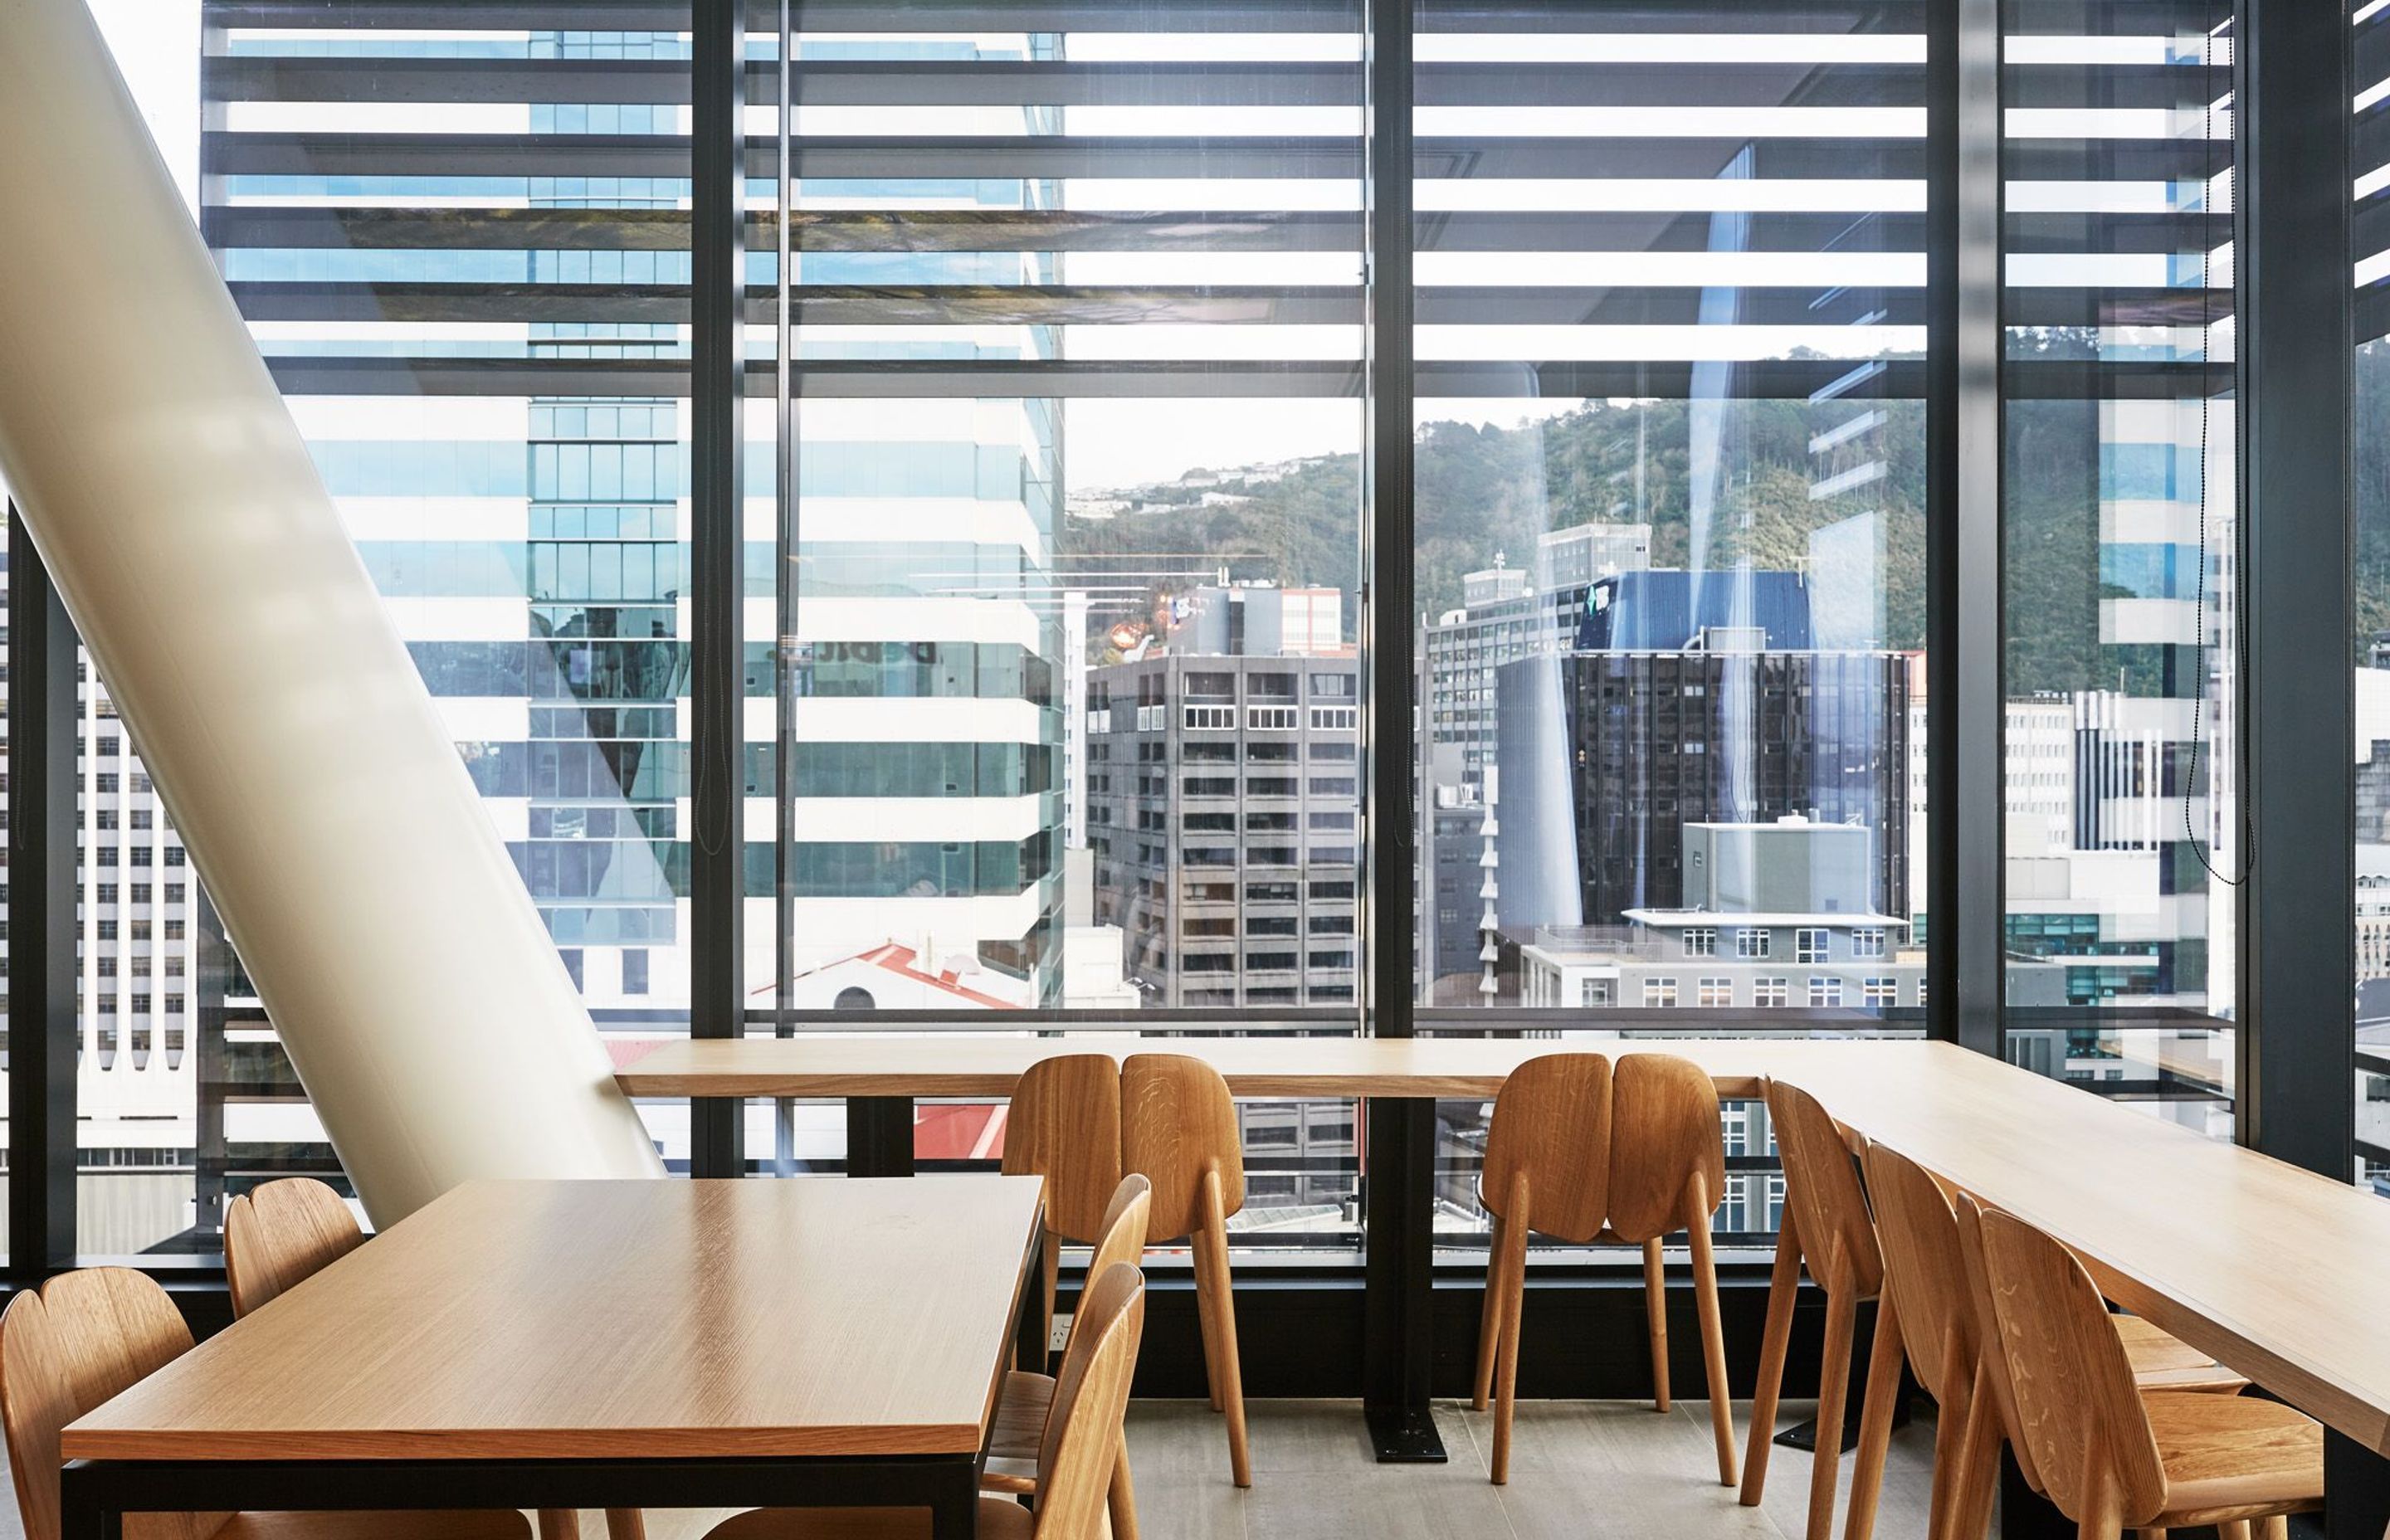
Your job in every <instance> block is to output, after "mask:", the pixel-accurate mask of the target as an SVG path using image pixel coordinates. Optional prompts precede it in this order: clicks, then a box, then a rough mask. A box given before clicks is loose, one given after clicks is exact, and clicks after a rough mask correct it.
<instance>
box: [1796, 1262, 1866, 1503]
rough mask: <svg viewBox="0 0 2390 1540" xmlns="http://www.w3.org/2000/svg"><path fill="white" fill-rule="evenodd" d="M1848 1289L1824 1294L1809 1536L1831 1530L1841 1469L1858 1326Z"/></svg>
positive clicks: (1857, 1309) (1854, 1307) (1856, 1314)
mask: <svg viewBox="0 0 2390 1540" xmlns="http://www.w3.org/2000/svg"><path fill="white" fill-rule="evenodd" d="M1858 1314H1859V1304H1858V1301H1857V1300H1855V1299H1853V1298H1852V1297H1851V1290H1847V1289H1846V1290H1843V1292H1842V1293H1840V1294H1831V1293H1830V1294H1828V1295H1827V1296H1826V1346H1825V1351H1824V1353H1823V1354H1822V1355H1821V1356H1820V1357H1819V1358H1818V1452H1817V1454H1816V1455H1815V1456H1813V1457H1811V1459H1810V1464H1809V1527H1808V1530H1807V1534H1808V1540H1828V1537H1829V1536H1831V1534H1833V1533H1834V1480H1835V1477H1836V1476H1837V1474H1838V1473H1839V1472H1840V1471H1841V1469H1842V1464H1843V1441H1842V1438H1841V1437H1840V1434H1841V1432H1842V1430H1843V1403H1844V1401H1845V1400H1847V1399H1848V1398H1849V1392H1850V1388H1851V1338H1852V1337H1853V1335H1854V1334H1855V1333H1856V1332H1857V1328H1858Z"/></svg>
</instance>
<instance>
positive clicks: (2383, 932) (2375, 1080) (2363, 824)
mask: <svg viewBox="0 0 2390 1540" xmlns="http://www.w3.org/2000/svg"><path fill="white" fill-rule="evenodd" d="M2356 27H2357V38H2356V42H2357V48H2356V56H2357V96H2356V101H2355V114H2356V121H2357V124H2358V129H2357V135H2356V137H2355V139H2354V140H2353V141H2352V143H2353V144H2354V146H2355V148H2356V153H2357V164H2356V171H2357V189H2356V190H2357V210H2356V213H2355V215H2354V216H2353V220H2354V225H2353V230H2352V234H2353V236H2354V237H2355V248H2356V249H2355V250H2354V251H2353V252H2352V253H2351V255H2352V257H2353V258H2354V260H2355V263H2356V282H2357V299H2356V307H2357V335H2358V337H2359V338H2360V339H2363V340H2361V341H2359V342H2358V347H2357V365H2356V371H2357V372H2356V379H2355V385H2356V401H2355V404H2354V410H2355V413H2356V419H2357V420H2356V424H2355V427H2356V434H2355V437H2356V454H2357V478H2356V507H2355V510H2354V511H2355V516H2356V523H2357V569H2356V573H2355V586H2356V599H2357V635H2355V636H2354V637H2352V638H2351V639H2350V641H2351V645H2350V657H2351V661H2352V663H2353V664H2354V667H2355V675H2356V687H2357V743H2356V752H2357V810H2356V813H2357V892H2356V897H2355V903H2356V919H2357V981H2356V982H2357V1069H2358V1074H2357V1176H2358V1180H2359V1181H2362V1182H2365V1183H2368V1184H2369V1185H2371V1187H2373V1189H2374V1190H2375V1191H2377V1192H2380V1193H2383V1194H2384V1195H2385V1196H2390V230H2385V228H2384V223H2383V221H2384V213H2383V211H2384V208H2385V207H2390V199H2385V196H2384V195H2385V192H2390V148H2385V147H2384V141H2383V138H2382V133H2381V124H2382V122H2383V119H2384V112H2385V110H2390V109H2385V106H2384V104H2385V102H2390V52H2386V51H2385V50H2390V5H2383V4H2379V3H2373V4H2366V5H2360V6H2358V7H2357V9H2356Z"/></svg>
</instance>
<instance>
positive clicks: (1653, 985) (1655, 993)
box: [1643, 979, 1677, 1008]
mask: <svg viewBox="0 0 2390 1540" xmlns="http://www.w3.org/2000/svg"><path fill="white" fill-rule="evenodd" d="M1676 1003H1677V981H1676V980H1674V979H1646V980H1644V981H1643V1004H1644V1006H1645V1007H1647V1008H1648V1007H1664V1006H1674V1005H1675V1004H1676Z"/></svg>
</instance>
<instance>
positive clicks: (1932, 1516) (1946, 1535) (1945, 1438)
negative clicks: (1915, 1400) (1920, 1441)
mask: <svg viewBox="0 0 2390 1540" xmlns="http://www.w3.org/2000/svg"><path fill="white" fill-rule="evenodd" d="M1945 1351H1946V1352H1947V1349H1946V1350H1945ZM1966 1440H1967V1408H1965V1407H1964V1406H1955V1405H1954V1406H1944V1407H1942V1408H1940V1410H1939V1412H1938V1414H1937V1415H1936V1416H1935V1418H1934V1485H1933V1495H1931V1496H1929V1497H1928V1498H1927V1499H1926V1504H1925V1540H1951V1536H1950V1521H1951V1512H1952V1506H1953V1504H1954V1502H1955V1501H1956V1499H1957V1497H1958V1495H1959V1485H1960V1454H1959V1452H1960V1448H1961V1447H1962V1446H1963V1445H1964V1444H1965V1443H1966Z"/></svg>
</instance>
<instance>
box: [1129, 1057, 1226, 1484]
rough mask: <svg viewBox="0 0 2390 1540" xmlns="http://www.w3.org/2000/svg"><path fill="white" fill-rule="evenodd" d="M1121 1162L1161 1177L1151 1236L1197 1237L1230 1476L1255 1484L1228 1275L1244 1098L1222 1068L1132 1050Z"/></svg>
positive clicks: (1203, 1309) (1206, 1353) (1199, 1290)
mask: <svg viewBox="0 0 2390 1540" xmlns="http://www.w3.org/2000/svg"><path fill="white" fill-rule="evenodd" d="M1121 1164H1122V1165H1123V1167H1124V1168H1125V1169H1126V1170H1129V1171H1133V1172H1136V1173H1137V1174H1139V1175H1141V1176H1143V1177H1144V1178H1145V1179H1146V1180H1147V1181H1149V1182H1150V1183H1152V1184H1153V1208H1152V1212H1151V1215H1150V1219H1149V1221H1148V1223H1147V1226H1146V1243H1147V1244H1148V1245H1159V1244H1161V1243H1162V1242H1163V1241H1167V1240H1174V1239H1176V1238H1178V1237H1180V1236H1186V1237H1188V1238H1189V1239H1190V1240H1191V1242H1192V1243H1193V1247H1194V1252H1195V1304H1196V1315H1197V1318H1198V1321H1199V1323H1200V1324H1201V1328H1202V1332H1203V1363H1204V1367H1205V1370H1206V1373H1207V1377H1208V1379H1209V1380H1210V1383H1211V1387H1212V1409H1213V1410H1214V1411H1225V1412H1227V1415H1228V1469H1229V1473H1230V1475H1231V1476H1232V1477H1233V1478H1234V1480H1235V1482H1236V1483H1237V1484H1238V1485H1239V1486H1251V1485H1253V1457H1252V1454H1251V1452H1250V1450H1249V1449H1248V1448H1247V1446H1246V1442H1245V1392H1244V1385H1243V1378H1242V1374H1241V1371H1240V1367H1239V1364H1238V1359H1237V1311H1236V1295H1235V1292H1234V1290H1233V1288H1232V1286H1231V1284H1230V1281H1229V1277H1228V1216H1229V1215H1230V1214H1232V1213H1236V1212H1237V1211H1238V1210H1240V1209H1241V1208H1243V1207H1244V1206H1245V1157H1244V1150H1243V1149H1242V1147H1241V1146H1240V1143H1239V1141H1238V1136H1237V1107H1236V1103H1235V1102H1234V1101H1232V1100H1230V1099H1229V1097H1228V1083H1227V1081H1225V1080H1222V1079H1221V1078H1220V1072H1219V1071H1217V1070H1214V1068H1212V1066H1210V1065H1209V1064H1206V1063H1204V1062H1203V1061H1202V1060H1201V1059H1189V1058H1186V1057H1184V1056H1182V1055H1177V1054H1133V1055H1131V1056H1130V1057H1129V1059H1127V1060H1126V1061H1125V1062H1124V1063H1123V1064H1122V1065H1121Z"/></svg>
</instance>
